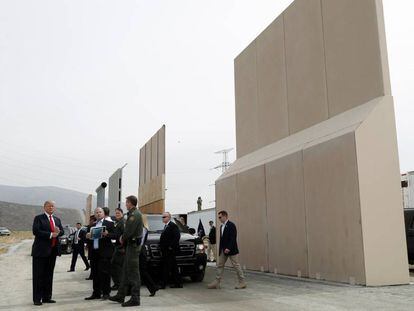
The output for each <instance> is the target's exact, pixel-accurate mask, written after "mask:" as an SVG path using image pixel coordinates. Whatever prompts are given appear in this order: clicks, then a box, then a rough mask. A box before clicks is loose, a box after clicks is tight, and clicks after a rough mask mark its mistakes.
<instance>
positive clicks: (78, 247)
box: [68, 222, 90, 272]
mask: <svg viewBox="0 0 414 311" xmlns="http://www.w3.org/2000/svg"><path fill="white" fill-rule="evenodd" d="M76 229H77V230H76V232H75V234H74V237H73V247H72V248H73V253H72V262H71V264H70V269H69V270H68V272H73V271H75V266H76V261H77V260H78V255H80V256H81V258H82V260H83V262H84V264H85V271H87V270H89V268H90V266H89V262H88V259H87V258H86V256H85V238H86V232H85V230H82V224H81V223H80V222H78V223H77V224H76Z"/></svg>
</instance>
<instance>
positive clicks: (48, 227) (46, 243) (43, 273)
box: [32, 201, 63, 306]
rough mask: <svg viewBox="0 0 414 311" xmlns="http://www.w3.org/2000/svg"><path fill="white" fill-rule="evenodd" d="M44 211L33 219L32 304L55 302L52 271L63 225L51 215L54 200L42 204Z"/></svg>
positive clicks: (57, 253)
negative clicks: (53, 298)
mask: <svg viewBox="0 0 414 311" xmlns="http://www.w3.org/2000/svg"><path fill="white" fill-rule="evenodd" d="M43 209H44V213H43V214H41V215H37V216H36V217H35V218H34V220H33V235H34V236H35V239H34V242H33V246H32V257H33V270H32V273H33V304H34V305H35V306H40V305H42V303H55V302H56V301H55V300H52V287H53V271H54V269H55V263H56V256H60V243H59V236H62V235H63V227H62V223H61V221H60V219H59V218H57V217H56V216H54V215H53V213H54V212H55V202H53V201H46V202H45V203H44V204H43Z"/></svg>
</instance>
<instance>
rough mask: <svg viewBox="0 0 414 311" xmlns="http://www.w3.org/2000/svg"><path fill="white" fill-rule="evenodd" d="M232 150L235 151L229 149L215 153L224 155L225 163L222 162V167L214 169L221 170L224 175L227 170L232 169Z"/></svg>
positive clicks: (218, 166)
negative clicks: (230, 154) (230, 160)
mask: <svg viewBox="0 0 414 311" xmlns="http://www.w3.org/2000/svg"><path fill="white" fill-rule="evenodd" d="M232 150H233V148H229V149H223V150H220V151H216V152H215V154H222V155H223V161H222V162H221V164H220V165H217V166H216V167H214V169H219V168H221V172H222V173H224V172H225V171H227V169H228V168H229V167H230V162H229V152H230V151H232Z"/></svg>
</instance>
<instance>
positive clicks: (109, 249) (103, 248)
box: [88, 220, 114, 258]
mask: <svg viewBox="0 0 414 311" xmlns="http://www.w3.org/2000/svg"><path fill="white" fill-rule="evenodd" d="M102 226H105V227H106V231H107V232H108V235H107V236H105V237H102V238H100V239H99V247H98V249H97V250H95V249H94V248H93V240H90V249H91V250H92V251H93V252H97V253H98V254H99V256H100V257H106V258H110V257H112V254H113V252H114V246H113V245H112V242H111V238H110V236H111V234H112V233H113V232H114V223H113V222H112V221H107V220H104V221H103V222H102ZM90 230H91V228H88V232H90Z"/></svg>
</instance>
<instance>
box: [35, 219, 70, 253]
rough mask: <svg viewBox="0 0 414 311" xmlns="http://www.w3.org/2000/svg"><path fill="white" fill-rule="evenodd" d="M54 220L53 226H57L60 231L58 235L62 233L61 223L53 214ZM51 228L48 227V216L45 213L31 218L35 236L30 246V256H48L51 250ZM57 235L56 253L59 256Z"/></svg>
mask: <svg viewBox="0 0 414 311" xmlns="http://www.w3.org/2000/svg"><path fill="white" fill-rule="evenodd" d="M53 220H54V222H55V227H58V228H59V230H60V232H59V236H62V235H63V234H64V232H63V227H62V223H61V221H60V219H59V218H57V217H56V216H53ZM51 233H52V230H51V229H50V222H49V218H48V217H47V216H46V214H44V213H43V214H41V215H37V216H36V217H35V218H34V220H33V235H34V236H35V239H34V242H33V246H32V256H33V257H49V256H50V254H51V252H52V239H51V238H50V234H51ZM59 236H58V237H57V238H56V247H57V253H58V255H59V256H60V254H61V250H60V241H59Z"/></svg>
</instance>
